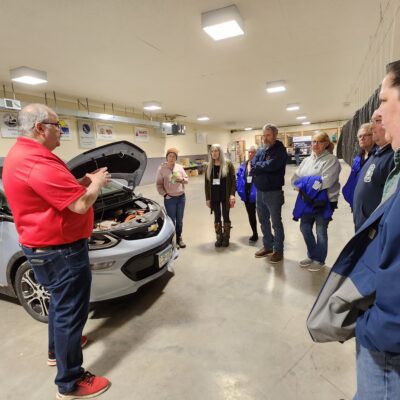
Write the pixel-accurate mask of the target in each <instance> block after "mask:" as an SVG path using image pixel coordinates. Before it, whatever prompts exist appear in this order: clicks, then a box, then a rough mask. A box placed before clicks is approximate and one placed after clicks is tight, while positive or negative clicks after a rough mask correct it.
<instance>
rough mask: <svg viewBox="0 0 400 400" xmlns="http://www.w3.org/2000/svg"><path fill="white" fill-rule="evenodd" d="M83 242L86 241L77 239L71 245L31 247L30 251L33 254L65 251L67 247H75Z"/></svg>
mask: <svg viewBox="0 0 400 400" xmlns="http://www.w3.org/2000/svg"><path fill="white" fill-rule="evenodd" d="M85 241H86V239H79V240H77V241H75V242H72V243H66V244H56V245H54V246H46V247H31V248H30V249H31V250H32V251H33V252H45V251H52V250H60V249H65V248H67V247H72V246H75V245H78V244H82V243H83V242H85Z"/></svg>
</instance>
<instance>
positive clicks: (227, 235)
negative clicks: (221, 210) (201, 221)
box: [222, 222, 231, 247]
mask: <svg viewBox="0 0 400 400" xmlns="http://www.w3.org/2000/svg"><path fill="white" fill-rule="evenodd" d="M230 237H231V223H230V222H226V223H224V234H223V236H222V247H228V246H229V238H230Z"/></svg>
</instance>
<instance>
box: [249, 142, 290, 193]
mask: <svg viewBox="0 0 400 400" xmlns="http://www.w3.org/2000/svg"><path fill="white" fill-rule="evenodd" d="M287 158H288V155H287V152H286V147H285V146H284V145H283V143H282V142H281V141H279V140H277V141H276V142H275V143H274V144H273V145H272V146H271V147H269V148H268V149H266V148H262V149H259V150H258V151H257V153H256V155H255V156H254V158H253V160H252V161H251V166H252V169H251V175H252V176H253V177H254V184H255V185H256V188H257V190H261V191H265V192H268V191H272V190H282V186H283V185H284V184H285V178H284V177H285V170H286V161H287Z"/></svg>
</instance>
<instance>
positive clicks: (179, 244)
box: [176, 237, 186, 249]
mask: <svg viewBox="0 0 400 400" xmlns="http://www.w3.org/2000/svg"><path fill="white" fill-rule="evenodd" d="M176 243H177V245H178V247H179V248H180V249H184V248H185V247H186V243H185V242H184V241H183V240H182V238H181V237H178V239H177V240H176Z"/></svg>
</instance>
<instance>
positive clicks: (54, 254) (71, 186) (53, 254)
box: [3, 104, 110, 400]
mask: <svg viewBox="0 0 400 400" xmlns="http://www.w3.org/2000/svg"><path fill="white" fill-rule="evenodd" d="M19 125H20V132H21V136H20V137H18V138H17V141H16V143H15V144H14V146H13V147H12V148H11V150H10V151H9V153H8V155H7V156H6V159H5V162H4V168H3V184H4V190H5V192H6V195H7V199H8V201H9V204H10V207H11V210H12V213H13V217H14V221H15V226H16V228H17V232H18V235H19V241H20V243H21V247H22V250H23V252H24V254H25V256H26V258H27V259H28V261H29V264H30V265H31V267H32V269H33V272H34V274H35V277H36V279H37V281H38V282H39V283H40V284H41V285H43V286H44V288H45V289H46V290H47V291H48V292H49V293H50V295H51V297H50V306H49V330H48V333H49V359H48V364H49V365H57V376H56V379H55V383H56V385H57V386H58V392H57V395H56V398H57V399H60V400H61V399H80V398H88V397H92V396H95V395H98V394H100V393H103V392H104V391H105V390H107V389H108V387H109V385H110V382H109V381H108V379H107V378H104V377H99V376H95V375H92V374H91V373H90V372H88V371H85V370H84V369H83V368H82V362H83V356H82V348H81V346H82V344H83V343H82V338H85V337H82V331H83V327H84V325H85V323H86V320H87V317H88V312H89V297H90V285H91V279H92V277H91V271H90V264H89V253H88V237H90V235H91V233H92V230H93V218H94V216H93V209H92V205H93V204H94V202H95V201H96V199H97V197H98V195H99V192H100V190H101V188H102V187H104V186H106V185H107V184H108V182H109V181H110V174H109V173H108V172H107V168H100V169H99V170H97V171H95V172H93V173H91V174H86V176H84V177H83V178H81V179H80V180H79V181H78V180H77V179H76V178H75V177H74V176H73V175H72V174H71V172H70V171H69V170H68V168H67V166H66V165H65V164H64V162H63V161H62V160H61V159H60V158H58V157H57V156H56V155H55V154H53V150H54V149H55V148H56V147H58V146H60V136H61V125H60V121H59V119H58V116H57V114H56V113H55V112H54V111H53V110H52V109H51V108H49V107H46V106H45V105H43V104H30V105H28V106H26V107H24V108H23V109H22V110H21V111H20V113H19ZM84 341H86V339H85V340H84ZM28 397H29V396H28Z"/></svg>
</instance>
